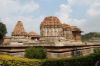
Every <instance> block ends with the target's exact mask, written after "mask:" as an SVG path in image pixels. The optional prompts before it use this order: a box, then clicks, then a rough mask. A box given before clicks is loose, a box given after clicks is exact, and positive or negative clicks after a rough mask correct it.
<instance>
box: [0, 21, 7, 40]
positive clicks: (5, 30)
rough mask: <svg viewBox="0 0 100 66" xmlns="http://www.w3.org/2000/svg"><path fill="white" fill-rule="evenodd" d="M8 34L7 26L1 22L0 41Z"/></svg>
mask: <svg viewBox="0 0 100 66" xmlns="http://www.w3.org/2000/svg"><path fill="white" fill-rule="evenodd" d="M6 33H7V29H6V25H5V24H3V23H1V22H0V39H2V38H3V36H5V34H6Z"/></svg>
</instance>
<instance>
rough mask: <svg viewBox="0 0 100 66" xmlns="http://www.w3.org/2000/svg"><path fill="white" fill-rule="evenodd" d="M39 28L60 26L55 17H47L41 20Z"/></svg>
mask: <svg viewBox="0 0 100 66" xmlns="http://www.w3.org/2000/svg"><path fill="white" fill-rule="evenodd" d="M41 26H61V22H60V20H59V19H58V18H57V17H55V16H48V17H46V18H45V19H44V20H43V22H42V23H41Z"/></svg>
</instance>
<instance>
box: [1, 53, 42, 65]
mask: <svg viewBox="0 0 100 66" xmlns="http://www.w3.org/2000/svg"><path fill="white" fill-rule="evenodd" d="M0 65H1V66H40V65H41V61H40V60H36V59H34V60H32V59H27V58H17V57H14V56H8V55H0Z"/></svg>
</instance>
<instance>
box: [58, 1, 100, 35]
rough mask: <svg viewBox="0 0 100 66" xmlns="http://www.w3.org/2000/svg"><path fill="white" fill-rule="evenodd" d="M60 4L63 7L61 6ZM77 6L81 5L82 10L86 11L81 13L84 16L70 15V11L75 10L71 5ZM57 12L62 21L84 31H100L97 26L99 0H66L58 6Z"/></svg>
mask: <svg viewBox="0 0 100 66" xmlns="http://www.w3.org/2000/svg"><path fill="white" fill-rule="evenodd" d="M62 5H63V6H64V7H61V6H62ZM77 6H80V7H81V6H82V7H81V8H83V10H84V8H85V9H86V13H84V14H83V15H82V16H84V17H82V18H77V17H72V13H73V12H74V11H75V10H74V9H73V7H74V8H77ZM57 14H58V15H57V16H58V17H60V18H61V20H62V21H65V22H66V23H68V24H71V25H76V26H78V27H80V28H81V29H82V30H83V31H84V32H85V33H86V32H93V31H97V32H98V31H100V30H99V28H98V27H99V25H100V24H99V22H98V21H100V0H68V2H67V3H66V4H61V5H60V6H59V11H58V12H57ZM79 14H80V11H79ZM74 16H75V15H74ZM76 16H77V15H76Z"/></svg>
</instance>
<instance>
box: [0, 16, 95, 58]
mask: <svg viewBox="0 0 100 66" xmlns="http://www.w3.org/2000/svg"><path fill="white" fill-rule="evenodd" d="M81 32H82V31H81V30H80V28H79V27H77V26H73V25H69V24H66V23H62V22H61V21H60V20H59V18H57V17H55V16H48V17H45V18H44V20H43V21H42V22H41V24H40V35H39V34H37V33H36V32H35V31H32V32H29V33H28V32H26V30H25V28H24V25H23V22H22V21H18V22H17V24H16V26H15V28H14V30H13V32H12V34H11V36H10V37H5V39H4V43H3V46H2V49H5V50H2V49H0V52H1V53H5V54H11V55H15V56H24V51H25V49H26V48H28V47H44V48H46V49H47V57H48V58H65V57H73V56H81V55H88V54H91V53H93V50H92V49H93V47H92V45H88V46H87V45H86V44H85V43H83V42H82V41H81ZM1 50H2V51H1Z"/></svg>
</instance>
